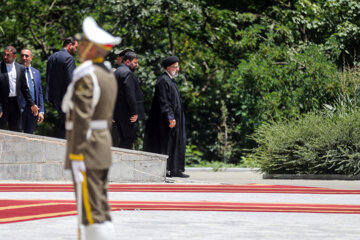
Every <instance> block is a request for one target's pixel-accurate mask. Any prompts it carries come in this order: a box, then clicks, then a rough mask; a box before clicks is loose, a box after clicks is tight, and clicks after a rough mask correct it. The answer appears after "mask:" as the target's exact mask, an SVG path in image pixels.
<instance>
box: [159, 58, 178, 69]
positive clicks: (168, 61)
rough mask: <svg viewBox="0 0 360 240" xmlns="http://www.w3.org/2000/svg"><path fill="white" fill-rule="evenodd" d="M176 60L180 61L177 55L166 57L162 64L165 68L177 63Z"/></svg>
mask: <svg viewBox="0 0 360 240" xmlns="http://www.w3.org/2000/svg"><path fill="white" fill-rule="evenodd" d="M176 62H179V58H178V57H177V56H171V57H167V58H165V59H164V60H163V61H162V63H161V65H162V66H163V67H164V68H166V67H168V66H170V65H173V64H174V63H176Z"/></svg>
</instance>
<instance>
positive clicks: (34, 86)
mask: <svg viewBox="0 0 360 240" xmlns="http://www.w3.org/2000/svg"><path fill="white" fill-rule="evenodd" d="M32 59H33V55H32V52H31V50H30V49H28V48H24V49H23V50H21V58H20V62H21V64H22V65H24V66H25V77H26V81H27V83H28V87H29V90H30V95H31V98H32V100H33V101H34V102H35V104H36V105H37V106H38V107H39V108H40V112H39V115H38V116H37V117H34V115H33V114H32V112H31V109H30V107H29V106H27V105H26V101H25V98H24V96H22V106H21V112H22V130H23V132H24V133H31V134H33V133H34V129H35V122H36V119H37V122H38V123H39V124H40V123H42V122H43V121H44V100H43V93H42V87H41V76H40V72H39V70H37V69H36V68H33V67H32V66H31V62H32Z"/></svg>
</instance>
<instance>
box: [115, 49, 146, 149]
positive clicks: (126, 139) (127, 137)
mask: <svg viewBox="0 0 360 240" xmlns="http://www.w3.org/2000/svg"><path fill="white" fill-rule="evenodd" d="M138 66H139V64H138V57H137V55H136V54H135V53H134V52H133V51H127V52H126V53H125V55H124V57H123V60H122V64H121V65H120V67H119V68H118V69H117V70H116V71H115V77H116V80H117V82H118V95H117V99H116V107H115V111H114V120H115V124H116V127H117V129H118V131H119V138H120V141H119V145H118V147H120V148H127V149H133V143H134V140H135V137H136V129H137V126H138V120H143V119H144V118H145V113H144V95H143V92H142V91H141V87H140V84H139V82H138V80H137V79H136V76H135V74H134V71H135V69H136V68H137V67H138Z"/></svg>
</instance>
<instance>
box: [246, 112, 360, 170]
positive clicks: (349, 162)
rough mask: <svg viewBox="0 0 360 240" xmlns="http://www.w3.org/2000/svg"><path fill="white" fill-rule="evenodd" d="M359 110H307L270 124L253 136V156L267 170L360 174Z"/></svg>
mask: <svg viewBox="0 0 360 240" xmlns="http://www.w3.org/2000/svg"><path fill="white" fill-rule="evenodd" d="M359 118H360V111H359V110H356V111H354V112H352V113H349V114H347V115H340V114H339V115H334V114H326V113H325V112H323V113H320V114H319V113H308V114H306V115H303V116H302V117H301V118H299V119H297V120H292V121H291V120H290V121H283V122H279V123H275V122H273V123H267V124H263V125H262V126H260V127H259V128H258V129H257V130H256V131H255V133H254V134H253V135H252V138H253V139H254V140H255V141H256V142H257V143H258V147H257V148H255V149H254V153H253V155H252V157H254V158H255V159H256V161H257V162H258V163H259V164H260V168H261V171H263V172H266V173H283V174H284V173H287V174H298V173H301V174H347V175H351V174H353V175H357V174H359V173H360V121H359Z"/></svg>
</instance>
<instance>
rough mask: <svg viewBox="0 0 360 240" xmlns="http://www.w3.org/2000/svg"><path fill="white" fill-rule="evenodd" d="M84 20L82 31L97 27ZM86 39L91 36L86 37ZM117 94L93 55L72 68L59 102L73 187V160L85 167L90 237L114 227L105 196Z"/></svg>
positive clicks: (109, 76) (111, 79) (109, 74)
mask: <svg viewBox="0 0 360 240" xmlns="http://www.w3.org/2000/svg"><path fill="white" fill-rule="evenodd" d="M86 21H87V19H85V21H84V25H83V29H84V28H85V29H84V33H85V34H86V31H92V30H93V29H86V27H87V26H88V25H90V27H88V28H95V27H97V25H96V23H95V21H93V19H91V21H90V23H89V22H87V24H85V22H86ZM94 24H95V25H94ZM96 30H99V29H96ZM101 30H102V29H101ZM102 31H103V30H102ZM100 33H101V32H100ZM97 35H99V33H98V34H97ZM96 37H97V36H96V35H95V36H94V38H96ZM99 37H101V36H99ZM95 40H96V39H95ZM116 40H118V39H116ZM86 41H88V42H90V41H92V42H93V41H94V40H92V39H88V38H87V39H86ZM95 43H96V42H95ZM91 44H93V43H91ZM100 47H101V46H100ZM116 95H117V82H116V79H115V76H114V74H113V72H112V71H110V70H109V69H107V68H106V67H105V65H104V63H103V58H100V59H93V60H88V61H85V62H84V63H82V64H81V65H80V66H79V67H78V68H76V69H75V71H74V74H73V81H72V82H71V84H70V85H69V87H68V90H67V93H66V94H65V96H64V100H63V104H62V109H63V111H64V112H65V113H66V125H65V127H66V139H67V145H66V161H65V168H66V169H72V173H73V178H74V186H75V188H76V184H75V182H77V181H78V180H77V179H76V177H75V175H76V173H77V172H76V170H75V169H74V168H75V167H74V166H75V165H74V163H79V162H81V163H82V164H84V165H85V167H84V170H85V169H86V170H85V174H82V175H83V181H82V209H83V210H82V216H83V217H82V223H83V224H84V225H85V234H86V233H87V230H90V234H88V235H90V237H88V235H87V234H86V237H87V239H99V238H95V237H94V236H92V237H91V235H96V234H97V233H96V231H98V230H99V231H101V232H102V233H101V234H103V233H104V232H105V233H106V232H107V231H110V230H109V227H108V226H109V225H111V228H113V227H112V224H111V217H110V206H109V204H108V200H107V189H108V180H107V179H108V172H109V168H110V165H111V146H112V139H111V133H110V128H111V126H112V115H113V110H114V106H115V100H116ZM74 170H75V171H74ZM78 182H81V181H78ZM94 231H95V232H94ZM101 234H99V235H98V236H102V235H101ZM106 239H108V238H106ZM109 239H110V238H109Z"/></svg>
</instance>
